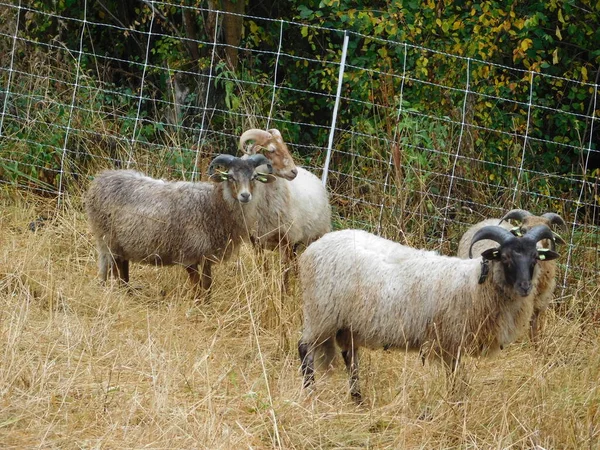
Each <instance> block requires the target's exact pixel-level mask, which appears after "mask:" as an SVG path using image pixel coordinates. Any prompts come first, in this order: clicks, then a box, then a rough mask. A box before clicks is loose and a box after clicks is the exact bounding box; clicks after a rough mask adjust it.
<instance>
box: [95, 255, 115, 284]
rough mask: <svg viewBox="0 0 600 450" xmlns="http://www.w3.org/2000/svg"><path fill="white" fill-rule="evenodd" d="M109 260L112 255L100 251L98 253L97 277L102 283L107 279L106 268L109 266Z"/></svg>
mask: <svg viewBox="0 0 600 450" xmlns="http://www.w3.org/2000/svg"><path fill="white" fill-rule="evenodd" d="M111 260H112V257H111V256H110V255H109V254H107V253H103V252H100V253H99V255H98V277H99V278H100V282H101V283H102V284H104V283H106V280H107V279H108V270H109V269H110V267H111Z"/></svg>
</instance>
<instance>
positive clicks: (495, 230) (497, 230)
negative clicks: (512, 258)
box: [469, 225, 517, 258]
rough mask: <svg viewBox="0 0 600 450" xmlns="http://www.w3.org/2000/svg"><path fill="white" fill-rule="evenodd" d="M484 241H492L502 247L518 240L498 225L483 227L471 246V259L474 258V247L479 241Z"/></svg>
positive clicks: (474, 237) (476, 234)
mask: <svg viewBox="0 0 600 450" xmlns="http://www.w3.org/2000/svg"><path fill="white" fill-rule="evenodd" d="M484 239H490V240H492V241H495V242H497V243H498V244H500V245H503V244H504V243H505V242H507V241H509V240H511V239H517V238H516V237H515V236H514V235H513V234H512V233H511V232H510V231H508V230H507V229H505V228H502V227H499V226H496V225H489V226H487V227H483V228H482V229H480V230H479V231H478V232H477V233H475V236H473V240H472V241H471V246H470V247H469V258H472V257H473V245H474V244H475V243H476V242H478V241H483V240H484Z"/></svg>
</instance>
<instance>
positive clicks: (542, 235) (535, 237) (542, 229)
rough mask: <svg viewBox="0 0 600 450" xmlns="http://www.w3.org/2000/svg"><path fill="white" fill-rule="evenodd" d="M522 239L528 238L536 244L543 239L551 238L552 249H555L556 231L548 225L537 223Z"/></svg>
mask: <svg viewBox="0 0 600 450" xmlns="http://www.w3.org/2000/svg"><path fill="white" fill-rule="evenodd" d="M521 239H527V240H530V241H533V242H535V243H536V244H537V243H538V242H539V241H541V240H542V239H549V240H550V242H551V243H552V244H551V249H552V251H554V250H555V242H554V233H553V232H552V230H551V229H550V228H549V227H548V226H547V225H536V226H535V227H533V228H532V229H531V230H529V231H528V232H527V233H526V234H525V235H524V236H523V237H522V238H521Z"/></svg>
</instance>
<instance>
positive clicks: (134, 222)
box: [85, 155, 276, 291]
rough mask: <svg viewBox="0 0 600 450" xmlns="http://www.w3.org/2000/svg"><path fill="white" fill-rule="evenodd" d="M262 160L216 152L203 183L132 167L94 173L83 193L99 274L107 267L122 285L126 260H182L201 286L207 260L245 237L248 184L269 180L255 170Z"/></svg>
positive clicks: (252, 197) (255, 198)
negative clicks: (166, 177) (158, 176)
mask: <svg viewBox="0 0 600 450" xmlns="http://www.w3.org/2000/svg"><path fill="white" fill-rule="evenodd" d="M264 164H267V165H268V164H269V161H268V160H267V158H265V157H264V156H263V155H254V156H252V157H251V158H248V159H247V160H242V159H241V158H237V157H235V156H232V155H219V156H217V157H215V158H214V159H213V161H212V162H211V164H210V167H209V175H210V180H211V181H212V182H210V183H209V182H198V183H192V182H186V181H178V182H169V181H163V180H156V179H153V178H150V177H147V176H144V175H143V174H141V173H139V172H135V171H132V170H108V171H104V172H102V173H100V174H99V175H98V176H97V177H96V178H95V179H94V181H93V182H92V183H91V185H90V187H89V189H88V191H87V193H86V196H85V209H86V212H87V216H88V220H89V223H90V226H91V229H92V232H93V234H94V237H95V239H96V244H97V248H98V253H99V259H98V267H99V275H100V279H101V280H102V281H103V282H104V281H106V279H107V276H108V273H109V271H111V272H112V274H113V276H115V277H117V276H118V278H119V279H120V280H122V281H123V282H125V283H128V282H129V261H135V262H142V263H148V264H155V265H171V264H181V265H183V266H184V267H185V268H186V270H187V272H188V274H189V277H190V280H191V281H192V283H193V285H194V287H195V288H198V287H199V285H200V282H201V285H202V288H204V289H205V290H207V291H208V290H209V289H210V286H211V283H212V278H211V265H212V263H214V262H219V261H222V260H227V259H228V258H230V257H231V255H232V254H234V253H235V252H236V251H237V249H238V247H239V245H240V243H241V242H242V241H243V240H247V239H248V224H250V223H252V222H253V221H255V220H256V214H257V213H258V212H257V205H258V204H259V203H260V202H261V201H262V199H261V198H260V192H262V191H260V190H257V189H256V186H255V184H256V183H257V182H260V183H259V184H262V183H272V182H274V181H275V179H276V177H275V176H273V175H271V174H265V173H259V172H257V171H256V168H257V167H258V166H261V165H264ZM217 167H222V168H224V169H226V171H215V169H216V168H217ZM198 265H200V266H201V267H202V271H201V272H202V275H201V276H200V272H199V271H198Z"/></svg>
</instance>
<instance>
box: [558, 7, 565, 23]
mask: <svg viewBox="0 0 600 450" xmlns="http://www.w3.org/2000/svg"><path fill="white" fill-rule="evenodd" d="M558 21H559V22H560V23H562V24H564V23H565V18H564V17H563V15H562V9H559V10H558Z"/></svg>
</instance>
